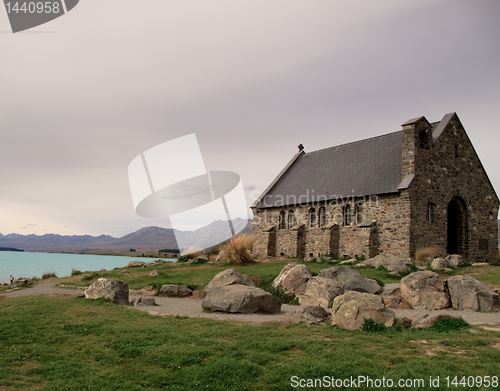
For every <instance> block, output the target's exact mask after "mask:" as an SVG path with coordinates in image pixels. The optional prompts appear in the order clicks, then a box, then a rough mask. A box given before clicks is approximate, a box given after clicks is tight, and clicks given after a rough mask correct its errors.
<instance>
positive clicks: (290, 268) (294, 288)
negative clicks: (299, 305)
mask: <svg viewBox="0 0 500 391" xmlns="http://www.w3.org/2000/svg"><path fill="white" fill-rule="evenodd" d="M311 277H312V273H311V271H310V270H309V268H308V267H307V266H306V265H299V264H298V263H295V262H292V263H289V264H288V265H286V266H285V267H284V268H283V270H281V273H280V274H279V275H278V277H276V278H275V279H274V281H273V288H275V289H277V288H282V289H283V290H284V291H285V293H287V294H289V295H298V294H301V293H304V291H305V285H304V284H305V283H306V282H307V281H309V279H310V278H311Z"/></svg>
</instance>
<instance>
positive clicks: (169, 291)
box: [158, 284, 193, 297]
mask: <svg viewBox="0 0 500 391" xmlns="http://www.w3.org/2000/svg"><path fill="white" fill-rule="evenodd" d="M192 293H193V291H192V290H191V289H189V288H188V287H187V286H186V285H171V284H168V285H162V287H161V288H160V291H159V292H158V296H167V297H187V296H190V295H192Z"/></svg>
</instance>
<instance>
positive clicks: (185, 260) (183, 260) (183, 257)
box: [177, 255, 189, 262]
mask: <svg viewBox="0 0 500 391" xmlns="http://www.w3.org/2000/svg"><path fill="white" fill-rule="evenodd" d="M188 260H189V258H188V256H187V255H181V256H180V257H179V258H177V262H187V261H188Z"/></svg>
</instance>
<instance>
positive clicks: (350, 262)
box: [340, 258, 358, 265]
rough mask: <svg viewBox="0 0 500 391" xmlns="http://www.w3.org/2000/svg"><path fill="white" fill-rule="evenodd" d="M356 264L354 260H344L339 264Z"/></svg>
mask: <svg viewBox="0 0 500 391" xmlns="http://www.w3.org/2000/svg"><path fill="white" fill-rule="evenodd" d="M356 262H358V260H357V259H356V258H352V259H346V260H345V261H342V262H340V264H341V265H352V264H354V263H356Z"/></svg>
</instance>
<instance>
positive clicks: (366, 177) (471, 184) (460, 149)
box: [252, 113, 499, 260]
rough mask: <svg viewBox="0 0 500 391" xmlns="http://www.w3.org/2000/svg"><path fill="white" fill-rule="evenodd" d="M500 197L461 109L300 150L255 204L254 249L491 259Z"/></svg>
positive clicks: (263, 251) (311, 254)
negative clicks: (430, 251)
mask: <svg viewBox="0 0 500 391" xmlns="http://www.w3.org/2000/svg"><path fill="white" fill-rule="evenodd" d="M498 208H499V198H498V196H497V194H496V193H495V190H494V189H493V186H492V184H491V182H490V180H489V178H488V176H487V174H486V172H485V170H484V167H483V165H482V164H481V161H480V160H479V157H478V156H477V153H476V151H475V150H474V147H473V145H472V143H471V141H470V140H469V137H468V136H467V133H466V132H465V129H464V127H463V126H462V124H461V122H460V120H459V118H458V116H457V114H456V113H450V114H446V115H445V116H444V117H443V119H442V120H441V121H438V122H433V123H429V122H428V121H427V119H426V118H425V117H418V118H414V119H411V120H409V121H407V122H405V123H404V124H403V125H402V130H400V131H398V132H394V133H389V134H385V135H383V136H378V137H373V138H369V139H366V140H361V141H356V142H352V143H348V144H343V145H338V146H335V147H330V148H326V149H321V150H318V151H314V152H307V153H306V152H305V151H304V147H303V146H302V145H299V151H298V153H297V154H296V155H295V156H294V157H293V158H292V159H291V161H290V162H289V163H288V164H287V165H286V167H285V168H284V169H283V170H282V171H281V172H280V173H279V175H278V176H277V177H276V178H275V179H274V180H273V182H272V183H271V184H270V185H269V187H268V188H267V189H266V190H265V191H264V192H263V193H262V195H261V196H260V197H259V198H258V199H257V200H256V201H255V203H254V204H253V205H252V210H253V214H254V237H255V244H254V249H253V251H254V254H255V255H268V256H290V257H298V258H308V257H318V256H332V257H335V258H337V257H343V256H348V257H352V256H365V257H366V258H368V257H373V256H375V255H377V254H387V255H398V256H401V257H405V258H414V257H415V252H416V251H417V250H418V249H419V248H424V247H428V246H439V247H441V248H443V249H446V251H447V252H448V253H449V254H460V255H462V256H464V257H466V258H468V259H469V260H484V259H487V258H488V257H489V255H490V254H491V253H493V252H495V251H497V246H498V244H497V243H498V224H497V216H498Z"/></svg>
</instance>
